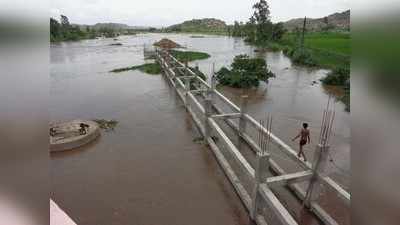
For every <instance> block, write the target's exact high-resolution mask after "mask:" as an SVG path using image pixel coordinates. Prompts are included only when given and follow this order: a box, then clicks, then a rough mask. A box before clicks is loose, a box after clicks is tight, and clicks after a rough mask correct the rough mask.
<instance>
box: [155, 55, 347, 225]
mask: <svg viewBox="0 0 400 225" xmlns="http://www.w3.org/2000/svg"><path fill="white" fill-rule="evenodd" d="M156 60H157V61H158V63H159V64H160V65H161V67H162V69H163V71H164V74H165V77H166V78H167V80H168V81H169V82H170V84H171V85H172V86H173V87H174V88H175V90H176V92H177V94H178V96H179V97H180V99H181V100H182V101H183V102H184V103H185V107H186V109H187V111H188V112H189V114H190V115H191V116H192V118H193V120H194V122H195V124H196V125H197V127H198V128H199V130H200V132H201V134H202V135H203V136H204V139H205V141H206V142H207V143H208V144H209V146H210V148H211V150H212V151H213V153H214V155H215V157H216V158H217V160H218V162H219V164H220V165H221V167H222V169H223V170H224V172H225V174H226V175H227V177H228V178H229V180H230V181H231V183H232V185H233V186H234V188H235V190H236V191H237V193H238V195H239V196H240V198H241V200H242V202H243V203H244V205H245V206H246V208H247V209H248V211H249V213H250V216H251V218H252V219H253V220H254V221H256V222H257V223H258V224H266V217H265V216H263V213H262V212H261V211H262V209H263V208H268V209H270V210H268V213H273V215H274V217H275V218H277V219H278V220H279V221H280V222H281V223H282V224H285V225H287V224H290V225H295V224H297V222H296V221H295V220H294V218H293V217H292V215H291V214H290V213H289V212H288V211H287V209H286V208H285V207H284V206H283V205H282V203H281V202H280V201H279V200H278V198H277V197H276V196H275V194H274V193H273V192H272V191H271V187H273V186H276V185H287V186H288V187H289V188H291V189H292V190H293V191H294V193H296V195H297V197H299V198H300V199H302V200H304V201H305V202H306V203H307V205H308V206H309V207H310V208H311V209H312V211H313V212H314V213H315V215H316V216H318V217H319V218H320V219H321V220H322V221H323V222H324V223H325V224H329V225H334V224H337V222H336V221H335V220H334V219H333V218H332V217H331V216H330V215H329V214H328V213H327V212H326V211H325V210H324V209H323V208H322V207H321V206H320V205H319V204H318V203H317V201H315V199H313V198H311V197H310V196H311V195H307V194H306V192H305V191H304V190H303V189H302V188H301V187H300V186H299V185H298V183H299V182H303V181H310V182H315V180H318V182H321V183H323V184H324V185H328V186H329V187H330V188H332V189H333V190H334V192H336V193H337V195H338V196H339V197H340V198H342V199H343V200H344V202H345V203H347V204H349V203H350V194H349V193H348V192H347V191H345V190H344V189H343V188H341V187H340V186H339V185H338V184H337V183H336V182H334V181H333V180H332V179H331V178H329V177H327V176H324V175H322V173H320V171H321V170H322V169H321V168H323V167H324V164H321V165H319V166H316V165H312V164H311V163H309V162H304V161H302V160H300V159H299V158H298V157H297V156H296V152H295V151H294V150H293V149H292V148H291V147H290V146H289V145H287V144H286V143H284V142H283V141H282V140H281V139H279V138H278V137H277V136H275V135H274V134H273V133H271V132H270V131H269V130H268V129H267V128H265V127H264V126H262V125H261V124H260V123H259V122H258V121H256V120H255V119H254V118H253V117H251V116H250V115H248V114H247V110H246V105H247V104H245V102H246V100H244V103H243V104H242V107H238V106H237V105H236V104H234V103H233V102H232V101H230V100H229V99H228V98H226V97H225V96H224V95H223V94H221V93H220V92H219V91H217V90H216V89H215V80H212V82H211V84H209V83H207V81H204V80H203V79H201V78H200V77H199V76H198V75H197V74H196V73H195V72H194V71H192V70H191V69H190V68H189V67H188V66H187V65H185V64H183V63H182V62H179V61H178V60H177V59H176V58H175V57H173V56H172V55H171V54H169V53H168V52H167V51H160V50H157V51H156ZM217 102H219V104H218V103H217ZM221 104H223V106H222V105H221ZM228 108H229V109H230V111H227V109H228ZM221 121H222V122H224V123H225V124H227V125H228V126H229V127H230V128H231V129H232V130H234V131H235V132H236V133H237V135H238V136H239V137H240V139H241V140H243V141H244V142H245V143H246V144H247V146H249V149H250V150H251V151H253V153H254V154H253V155H255V157H253V158H255V159H253V160H252V161H253V162H252V163H250V159H249V158H246V157H245V156H244V155H243V152H241V149H239V148H238V145H237V143H238V142H237V140H234V139H233V138H232V137H230V136H229V135H227V133H226V128H223V127H222V124H221ZM249 129H253V130H255V131H257V132H259V133H262V134H263V135H266V136H268V137H269V138H270V139H271V141H272V143H273V144H274V146H276V147H277V148H278V149H279V150H280V152H282V153H284V154H285V155H286V156H287V157H288V158H290V159H291V160H292V161H293V162H295V163H296V164H297V165H298V166H300V167H301V169H302V170H301V171H299V172H296V173H287V172H286V171H285V170H284V169H283V168H282V167H280V166H279V165H278V163H277V162H276V161H275V160H274V159H273V157H271V155H270V154H269V153H262V147H261V146H260V144H259V143H257V141H255V137H254V132H253V135H252V134H251V132H249V131H248V130H249ZM327 151H328V150H327V149H326V148H325V147H323V146H317V150H316V153H319V154H325V152H327ZM314 158H316V157H314ZM314 164H316V163H314ZM238 169H239V170H238ZM269 169H270V170H272V171H274V173H275V174H277V176H271V175H270V174H268V173H267V171H268V170H269ZM312 178H315V179H312ZM248 181H250V182H248ZM314 195H315V193H314Z"/></svg>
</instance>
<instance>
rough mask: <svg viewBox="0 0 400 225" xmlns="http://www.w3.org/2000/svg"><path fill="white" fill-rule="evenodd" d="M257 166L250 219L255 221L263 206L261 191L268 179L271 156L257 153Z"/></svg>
mask: <svg viewBox="0 0 400 225" xmlns="http://www.w3.org/2000/svg"><path fill="white" fill-rule="evenodd" d="M256 157H257V158H256V165H255V168H254V171H255V177H254V189H253V193H252V208H251V212H250V218H251V219H252V220H255V219H256V217H257V214H258V211H259V208H260V207H259V206H260V205H261V199H262V196H261V194H260V191H259V187H260V185H261V184H264V183H266V181H267V177H268V168H269V158H270V155H269V154H267V153H261V152H257V155H256Z"/></svg>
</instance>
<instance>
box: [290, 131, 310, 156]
mask: <svg viewBox="0 0 400 225" xmlns="http://www.w3.org/2000/svg"><path fill="white" fill-rule="evenodd" d="M299 137H300V143H299V146H300V150H299V153H298V154H297V157H299V158H300V157H301V155H303V158H304V161H305V162H306V161H307V158H306V155H305V154H304V152H303V146H304V145H305V144H307V141H308V144H310V142H311V140H310V130H309V129H308V124H307V123H303V128H302V129H301V130H300V133H299V134H298V135H297V136H296V137H294V138H293V139H292V141H294V140H296V139H297V138H299Z"/></svg>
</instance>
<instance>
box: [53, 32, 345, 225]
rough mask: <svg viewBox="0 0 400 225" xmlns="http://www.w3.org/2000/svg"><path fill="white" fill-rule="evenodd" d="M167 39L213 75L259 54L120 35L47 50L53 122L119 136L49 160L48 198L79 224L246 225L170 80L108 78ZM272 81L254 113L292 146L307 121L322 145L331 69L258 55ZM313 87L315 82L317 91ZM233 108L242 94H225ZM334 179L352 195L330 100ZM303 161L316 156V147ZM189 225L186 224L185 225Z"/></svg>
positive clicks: (221, 41) (255, 94)
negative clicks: (91, 123) (105, 124)
mask: <svg viewBox="0 0 400 225" xmlns="http://www.w3.org/2000/svg"><path fill="white" fill-rule="evenodd" d="M163 37H167V38H169V39H172V40H174V41H176V42H178V43H180V44H182V45H184V46H186V47H187V48H188V49H190V50H199V51H204V52H207V53H209V54H210V55H211V57H210V58H209V59H207V60H202V61H197V62H193V64H198V66H199V67H200V69H201V70H202V71H203V72H206V73H207V74H210V73H211V71H212V64H213V63H215V67H216V69H218V68H220V67H222V66H227V65H229V64H230V63H231V62H232V60H233V57H234V56H235V55H238V54H249V55H252V56H254V55H255V54H261V53H254V48H253V47H251V46H248V45H246V44H245V43H244V42H243V41H242V40H241V39H236V38H229V37H220V36H205V38H191V37H190V35H181V34H179V35H178V34H167V35H164V34H140V35H137V36H121V37H119V38H118V39H119V40H118V42H120V43H122V44H123V45H122V46H110V44H112V43H115V42H116V41H114V40H113V39H103V40H85V41H81V42H71V43H61V44H55V45H52V46H51V49H50V52H51V68H50V69H51V88H50V101H51V102H50V113H51V121H52V122H55V121H66V120H72V119H77V118H82V119H115V120H117V121H119V124H118V125H117V127H116V129H115V130H114V131H110V132H103V133H102V136H101V138H100V139H98V140H97V141H96V142H95V143H92V144H90V145H89V146H86V147H84V148H81V149H78V150H75V151H72V152H66V153H57V154H52V155H51V159H52V160H51V174H52V198H53V199H54V200H55V201H56V202H57V203H58V204H59V205H60V206H61V207H62V208H63V209H64V210H65V211H66V212H67V213H68V214H69V215H70V216H71V217H72V218H73V219H74V220H75V221H76V222H77V223H78V224H80V225H83V224H88V225H89V224H90V225H91V224H97V225H111V224H117V225H123V224H229V225H230V224H248V223H249V221H248V218H247V212H246V211H245V209H244V207H243V206H242V204H241V202H240V200H239V198H238V197H237V196H236V194H235V192H234V190H233V188H232V187H231V185H230V183H229V182H228V180H227V179H226V178H225V176H224V174H223V172H222V170H221V169H220V168H219V167H218V164H217V162H216V160H215V159H214V157H213V155H212V153H211V151H209V150H208V149H207V147H205V146H204V145H201V144H199V143H196V142H194V141H193V140H194V139H195V138H196V137H199V134H198V133H197V132H196V129H194V124H193V123H192V121H191V119H190V117H189V116H188V115H187V114H186V112H185V110H184V107H183V103H182V102H180V101H179V100H178V99H177V98H176V96H175V93H174V91H173V90H172V89H171V88H170V87H169V85H168V84H167V82H166V80H165V79H164V78H163V77H162V76H159V75H147V74H144V73H142V72H140V71H129V72H124V73H120V74H112V73H109V72H108V71H110V70H112V69H115V68H120V67H126V66H132V65H138V64H142V63H144V59H143V45H144V44H146V45H151V44H152V43H154V42H155V41H158V40H160V39H161V38H163ZM259 56H262V57H265V58H266V60H267V63H268V65H269V67H270V69H271V70H272V71H273V72H274V73H275V74H276V78H273V79H271V80H270V82H269V83H268V84H264V83H263V84H262V85H261V86H260V87H259V88H258V89H254V90H250V91H249V93H248V94H249V95H250V102H249V114H251V115H252V116H254V117H255V118H256V119H263V118H265V115H266V114H267V113H271V114H272V115H273V118H274V119H273V132H274V133H275V134H276V135H277V136H279V137H280V138H281V139H282V140H284V141H285V142H287V143H288V144H290V145H291V146H292V147H293V148H295V149H297V144H296V143H294V142H291V141H290V139H291V138H293V137H294V136H295V135H296V134H297V132H298V130H299V129H300V126H301V124H302V123H303V122H308V123H309V124H310V126H311V140H312V143H313V144H316V143H317V137H318V136H319V126H320V123H321V119H322V112H323V109H324V108H325V107H326V104H327V101H328V99H329V93H330V92H331V91H332V90H329V89H326V88H324V87H322V86H321V85H320V84H319V79H320V78H321V77H323V76H325V74H326V73H327V72H328V71H326V70H318V69H307V68H303V67H297V66H294V65H292V63H291V62H290V60H289V59H288V58H287V57H285V56H284V55H283V54H282V53H270V52H268V53H262V54H261V55H259ZM313 81H317V84H315V85H312V83H313ZM221 91H222V92H223V93H224V94H225V95H226V96H227V97H229V98H230V99H232V100H233V101H234V102H236V103H238V102H239V96H240V95H241V94H242V92H241V91H240V90H237V89H231V88H222V89H221ZM334 105H335V110H336V118H335V122H334V133H333V136H332V140H331V146H332V151H331V158H332V159H333V161H332V162H331V163H330V164H329V168H328V171H329V173H330V176H331V177H332V178H333V179H335V180H336V181H338V182H339V183H340V184H341V185H342V186H343V187H344V188H346V189H349V186H350V180H349V174H348V173H349V172H348V171H349V170H350V144H349V142H350V115H349V113H348V112H346V111H345V106H344V105H343V103H340V102H336V103H334ZM312 146H313V145H310V146H307V148H306V149H307V150H306V154H307V155H308V156H309V158H312V148H313V147H312ZM188 221H190V222H188Z"/></svg>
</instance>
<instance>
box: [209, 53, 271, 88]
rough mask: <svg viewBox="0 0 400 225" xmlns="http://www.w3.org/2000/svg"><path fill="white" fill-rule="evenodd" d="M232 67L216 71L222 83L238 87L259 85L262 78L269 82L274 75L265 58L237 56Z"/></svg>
mask: <svg viewBox="0 0 400 225" xmlns="http://www.w3.org/2000/svg"><path fill="white" fill-rule="evenodd" d="M231 68H232V69H231V70H229V69H227V68H226V67H223V68H222V69H221V70H220V71H218V72H217V73H216V74H217V80H218V81H219V83H220V84H222V85H227V86H231V87H236V88H250V87H257V86H258V85H259V82H260V80H261V81H265V82H268V79H269V78H270V77H273V76H274V74H273V73H272V72H271V71H269V70H268V68H267V63H266V61H265V60H264V59H262V58H250V57H249V56H248V55H238V56H236V57H235V59H234V61H233V63H232V64H231Z"/></svg>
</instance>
